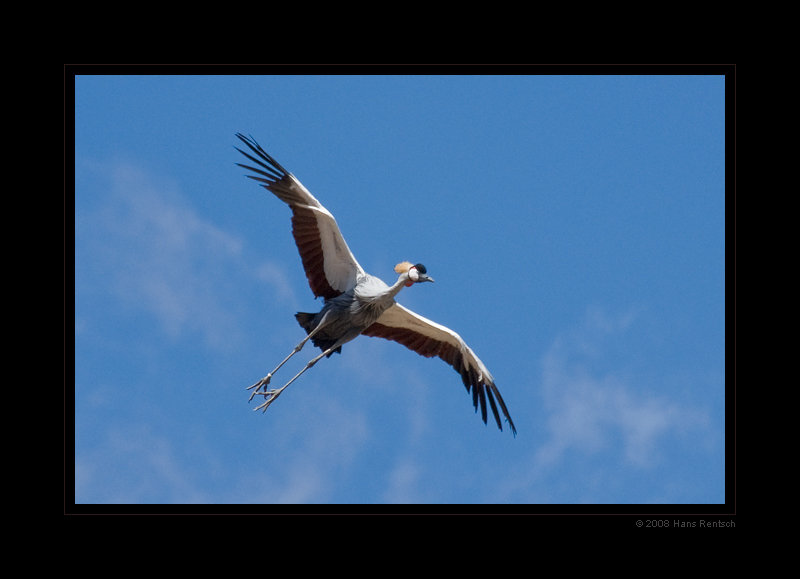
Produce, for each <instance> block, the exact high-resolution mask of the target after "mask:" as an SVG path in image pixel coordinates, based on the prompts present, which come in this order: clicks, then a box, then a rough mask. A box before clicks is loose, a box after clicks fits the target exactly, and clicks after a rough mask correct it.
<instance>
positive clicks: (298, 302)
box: [75, 76, 725, 504]
mask: <svg viewBox="0 0 800 579" xmlns="http://www.w3.org/2000/svg"><path fill="white" fill-rule="evenodd" d="M724 91H725V79H724V77H722V76H589V77H579V76H578V77H569V76H566V77H565V76H524V77H504V76H497V77H496V76H485V77H469V76H466V77H461V76H447V77H439V76H433V77H408V76H401V77H370V76H365V77H350V76H345V77H338V76H337V77H305V76H291V77H276V76H257V77H251V76H219V77H214V76H211V77H209V76H197V77H195V76H189V77H175V76H88V77H86V76H82V77H78V78H76V81H75V500H76V502H78V503H312V504H313V503H316V504H321V503H385V504H386V503H462V504H470V503H475V504H478V503H570V504H572V503H583V504H594V503H604V504H613V503H650V504H653V503H655V504H675V503H681V504H686V503H723V502H724V501H725V389H724V385H725V239H724V237H725V106H724V105H725V102H724ZM237 132H242V133H245V134H249V135H252V136H253V137H254V138H255V139H256V140H258V141H259V143H260V144H261V145H262V147H264V149H265V150H266V151H267V152H269V153H270V154H271V155H272V156H273V157H275V159H277V160H278V162H280V163H281V164H282V165H283V166H284V167H286V168H287V169H288V170H289V171H291V172H292V173H294V175H295V176H296V177H297V178H298V179H299V180H300V181H301V182H302V183H303V184H304V185H305V186H306V187H307V188H308V189H309V190H310V191H311V192H312V194H314V195H315V196H316V197H317V199H319V200H320V202H321V203H322V204H323V205H325V206H326V207H327V208H328V209H329V210H330V211H331V212H332V213H333V214H334V216H335V217H336V219H337V221H338V223H339V226H340V228H341V230H342V233H343V234H344V237H345V239H346V240H347V242H348V244H349V246H350V248H351V249H352V250H353V252H354V253H355V255H356V257H357V258H358V260H359V262H360V263H361V265H362V266H363V267H364V268H365V269H366V270H367V271H368V272H370V273H372V274H373V275H377V276H379V277H381V278H382V279H384V280H385V281H387V282H389V283H391V282H393V280H394V279H395V274H394V272H393V266H394V265H395V264H396V263H397V262H399V261H404V260H409V261H412V262H413V263H417V262H422V263H424V264H425V265H426V266H427V268H428V272H429V274H430V275H431V276H433V277H434V278H435V279H436V283H435V284H423V285H420V286H414V287H412V288H409V289H406V290H404V291H403V292H401V293H400V295H399V296H398V301H399V302H400V303H402V304H403V305H405V306H407V307H409V308H411V309H413V310H414V311H416V312H418V313H420V314H421V315H423V316H425V317H428V318H430V319H432V320H434V321H436V322H438V323H440V324H444V325H446V326H448V327H450V328H452V329H454V330H455V331H457V332H458V333H459V334H460V335H461V336H462V337H463V338H464V339H465V340H466V342H467V343H468V344H469V345H470V347H472V349H473V350H474V351H475V352H476V353H477V354H478V356H480V358H481V359H482V360H483V362H484V363H485V364H486V365H487V367H488V368H489V370H490V371H491V372H492V374H493V376H494V378H495V380H496V382H497V385H498V387H499V389H500V391H501V393H502V395H503V397H504V399H505V401H506V403H507V405H508V408H509V411H510V413H511V416H512V417H513V419H514V422H515V424H516V426H517V430H518V435H517V437H516V438H514V437H512V435H511V433H510V432H509V431H508V429H506V430H505V431H504V432H500V431H499V430H498V429H497V428H496V426H494V425H493V424H491V422H490V424H489V425H488V426H485V425H484V424H483V422H482V421H481V420H480V417H479V415H476V414H475V413H474V411H473V408H472V401H471V396H469V395H468V394H467V393H466V391H465V389H464V387H463V386H462V384H461V381H460V378H459V376H458V375H457V374H456V373H455V372H454V371H453V370H452V369H451V368H450V367H449V366H447V365H446V364H445V363H443V362H441V361H439V360H438V359H430V360H429V359H426V358H422V357H420V356H418V355H416V354H414V353H413V352H410V351H409V350H407V349H405V348H403V347H401V346H399V345H397V344H395V343H392V342H388V341H384V340H380V339H372V338H366V337H361V338H358V339H357V340H355V341H353V342H351V343H350V344H347V345H346V346H345V347H344V348H343V352H342V355H341V356H339V355H334V356H333V357H331V358H330V359H325V360H322V361H321V362H320V363H319V364H317V365H316V366H315V367H314V368H312V369H311V370H309V371H308V372H306V373H305V374H304V375H303V376H302V377H301V378H300V379H299V380H298V381H297V382H295V383H294V384H292V386H291V387H290V388H289V389H287V390H286V391H285V392H284V393H283V395H282V396H281V397H280V399H279V400H278V401H276V403H275V404H273V405H272V406H271V407H270V408H269V410H268V411H267V412H266V413H265V414H262V413H260V412H259V413H255V412H253V408H254V407H255V403H250V404H248V402H247V398H248V393H247V392H246V390H245V388H246V387H247V386H249V385H251V384H253V383H254V382H256V381H257V380H258V379H259V378H261V377H263V376H264V375H265V374H266V373H267V372H269V371H270V370H271V369H272V368H273V367H274V366H275V365H276V364H277V363H279V362H280V361H281V360H282V359H283V358H284V357H285V356H286V355H287V354H288V353H289V352H290V351H291V350H292V348H293V347H294V346H295V344H296V343H297V342H298V341H299V340H300V339H302V337H303V335H304V332H303V330H302V329H301V328H300V327H299V326H298V325H297V323H296V322H295V320H294V317H293V314H294V313H295V312H297V311H316V310H318V309H319V308H320V307H321V305H322V303H321V301H315V300H314V299H313V295H312V294H311V291H310V289H309V288H308V285H307V283H306V280H305V276H304V273H303V270H302V265H301V262H300V258H299V256H298V253H297V249H296V247H295V246H294V242H293V239H292V236H291V225H290V216H291V212H290V210H289V209H288V207H286V206H285V205H284V204H283V203H281V202H280V201H279V200H278V199H277V198H275V197H274V196H272V195H271V194H269V193H268V192H267V191H265V190H264V189H262V188H260V187H258V186H257V185H256V184H255V183H254V182H252V181H250V180H249V179H246V178H245V177H244V176H243V175H244V174H245V171H244V170H242V169H240V168H239V167H237V166H236V165H235V163H237V162H240V161H242V158H241V156H240V154H239V153H238V152H237V151H236V150H235V149H234V148H233V145H240V143H239V142H238V140H237V139H236V138H235V136H234V134H235V133H237ZM313 355H315V354H314V350H313V349H312V348H311V345H310V344H309V345H308V346H307V347H306V349H304V350H303V351H302V352H301V353H300V354H298V355H297V356H295V358H293V359H292V360H291V361H290V362H289V363H288V364H287V365H286V366H284V368H282V369H281V370H280V372H279V373H278V374H277V375H276V377H275V379H274V380H273V384H275V383H278V385H280V384H282V383H283V381H286V380H288V379H289V378H291V377H292V376H293V375H294V374H295V373H296V372H297V371H299V370H300V368H302V366H303V365H304V364H305V362H306V361H307V360H308V359H310V358H311V357H312V356H313Z"/></svg>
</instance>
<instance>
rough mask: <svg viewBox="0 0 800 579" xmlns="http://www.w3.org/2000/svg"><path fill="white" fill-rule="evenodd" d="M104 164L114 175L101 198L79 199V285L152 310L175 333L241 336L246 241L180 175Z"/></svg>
mask: <svg viewBox="0 0 800 579" xmlns="http://www.w3.org/2000/svg"><path fill="white" fill-rule="evenodd" d="M96 169H97V168H96ZM98 171H99V172H100V174H101V175H103V176H104V177H105V178H106V180H107V182H108V189H106V190H104V191H103V194H102V197H101V198H102V202H101V205H100V206H98V207H94V208H92V209H91V210H88V211H83V212H82V211H81V210H82V209H84V207H83V206H81V207H80V208H79V207H78V206H77V204H76V231H75V237H76V280H77V286H78V287H80V286H81V284H85V285H88V286H95V287H92V288H91V289H86V291H87V292H89V293H98V294H100V293H103V294H108V293H111V294H113V295H116V296H117V297H118V298H120V299H121V300H122V302H123V303H124V304H125V305H126V306H127V307H134V308H139V309H142V310H145V311H147V312H149V313H150V314H152V315H153V316H154V317H155V318H156V319H157V320H158V323H159V324H160V326H161V329H162V330H163V332H164V333H165V334H166V335H167V336H168V337H170V338H171V339H177V338H179V337H182V336H184V335H185V334H186V333H187V332H197V333H199V334H200V335H202V336H203V338H204V340H205V342H206V344H207V345H208V346H210V347H214V348H225V347H228V346H229V345H230V344H231V343H232V342H234V341H235V340H237V339H238V338H239V329H238V327H237V322H236V319H235V316H234V314H233V312H232V307H231V303H230V301H231V299H232V298H231V295H232V294H233V293H235V291H234V289H235V288H234V287H233V284H234V283H235V281H233V280H235V279H236V278H237V277H241V276H243V275H247V273H246V268H245V266H244V264H243V263H242V258H241V255H242V247H243V243H242V241H241V240H240V239H239V238H237V237H234V236H232V235H230V234H228V233H226V232H224V231H222V230H221V229H219V228H218V227H216V226H215V225H213V224H212V223H210V222H209V221H207V220H204V219H203V218H202V217H201V216H200V215H198V213H197V211H196V210H195V209H194V208H193V207H192V206H191V205H190V204H189V203H188V202H187V201H186V200H185V198H184V197H183V196H182V195H181V193H180V192H179V190H178V187H177V186H176V185H175V184H173V183H170V182H167V181H165V180H159V179H157V178H155V177H153V176H152V175H149V174H147V173H146V172H144V171H142V170H140V169H137V168H135V167H133V166H130V165H124V164H115V165H112V166H110V167H104V168H100V169H99V170H98ZM100 285H104V286H105V287H103V288H100V287H97V286H100ZM76 293H79V292H78V289H76ZM82 315H83V317H82V323H83V324H84V325H85V324H86V318H87V316H89V315H90V313H87V312H83V314H82Z"/></svg>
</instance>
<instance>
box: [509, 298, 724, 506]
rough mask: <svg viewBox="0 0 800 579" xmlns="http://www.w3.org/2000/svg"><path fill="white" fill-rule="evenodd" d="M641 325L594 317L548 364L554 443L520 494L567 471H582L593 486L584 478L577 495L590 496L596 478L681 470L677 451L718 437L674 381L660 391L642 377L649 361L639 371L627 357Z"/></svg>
mask: <svg viewBox="0 0 800 579" xmlns="http://www.w3.org/2000/svg"><path fill="white" fill-rule="evenodd" d="M637 321H639V318H638V313H637V312H636V311H630V312H625V313H622V314H618V315H612V314H607V313H605V312H603V311H602V310H597V309H594V310H590V311H589V312H588V313H587V316H586V318H585V320H584V322H583V323H582V325H581V326H580V327H578V328H576V329H574V330H573V331H569V332H565V333H564V334H562V335H560V336H558V337H557V338H556V339H555V340H554V342H553V344H552V346H551V347H550V349H549V350H548V351H547V352H546V353H545V355H544V356H543V358H542V387H541V393H542V400H543V401H544V407H545V411H546V412H547V414H548V418H547V422H546V429H545V430H546V433H547V438H546V439H545V440H544V442H543V443H542V444H541V445H540V446H539V447H538V448H537V449H536V451H535V453H534V454H533V455H532V456H531V460H530V462H529V463H528V464H527V466H526V467H525V470H526V474H524V475H522V476H521V477H520V481H518V482H519V483H520V484H519V486H520V487H526V488H528V489H533V488H537V487H539V486H540V483H541V482H542V481H544V480H546V479H548V478H549V476H550V475H551V474H553V473H555V472H559V473H561V475H563V470H564V469H569V470H572V469H575V468H577V469H578V471H580V472H581V473H582V475H581V477H584V476H585V477H586V479H583V478H581V477H578V478H576V479H575V486H576V488H577V487H580V486H581V485H586V486H587V489H588V487H589V486H591V484H596V480H595V483H590V482H588V479H591V478H592V477H597V476H600V477H601V478H604V477H607V478H608V479H619V477H622V478H625V477H627V476H630V473H632V472H636V471H640V472H650V471H652V470H653V469H656V468H659V467H663V466H664V464H665V463H667V462H669V461H672V462H671V464H673V466H675V465H676V463H675V462H674V461H676V460H680V459H679V458H676V452H675V446H676V445H677V447H680V448H682V449H683V450H684V451H686V453H687V454H689V453H690V450H691V449H690V448H689V447H688V446H687V445H689V444H690V443H689V442H688V440H690V439H691V440H694V441H695V442H696V441H697V440H698V439H704V438H708V437H709V436H711V434H710V429H711V419H710V417H709V414H708V412H707V411H704V410H700V409H698V408H694V407H692V406H691V405H689V404H687V403H684V402H682V401H680V400H678V399H676V397H675V392H674V391H672V390H670V389H669V388H666V387H665V385H667V384H668V383H669V380H668V378H669V377H663V378H664V379H663V380H662V381H661V382H658V381H657V382H656V383H653V378H652V376H649V375H648V374H647V373H646V372H641V371H637V370H636V369H635V368H636V367H637V366H638V365H640V364H642V363H643V362H642V361H641V360H638V361H637V363H635V364H631V363H629V360H627V359H626V358H625V356H624V351H625V350H626V349H629V350H630V351H634V350H636V347H635V345H634V343H635V340H637V339H639V336H638V335H637V336H634V335H635V334H637V333H636V332H632V331H631V329H632V328H634V327H635V326H636V324H637ZM631 334H634V335H631ZM617 350H621V351H622V352H623V355H622V356H617V354H618V353H619V352H617ZM644 363H645V364H646V361H645V362H644ZM687 433H691V436H688V437H686V434H687ZM677 454H680V452H678V453H677ZM600 457H602V460H598V459H599V458H600ZM676 468H677V467H676ZM601 471H603V472H604V474H603V475H599V473H600V472H601ZM590 473H591V474H590ZM656 488H658V487H653V490H654V491H655V490H656ZM551 490H552V489H551ZM587 493H588V494H587V496H589V497H590V496H594V495H593V493H591V492H589V491H588V490H587ZM601 494H602V493H601ZM606 496H613V495H609V494H606ZM539 500H543V501H548V502H549V501H554V500H557V499H555V498H554V497H553V496H547V497H539ZM587 500H590V501H591V500H592V499H591V498H588V499H587Z"/></svg>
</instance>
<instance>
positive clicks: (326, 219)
mask: <svg viewBox="0 0 800 579" xmlns="http://www.w3.org/2000/svg"><path fill="white" fill-rule="evenodd" d="M236 136H237V137H239V139H241V141H242V142H243V143H244V144H245V145H247V146H248V147H249V148H250V150H251V151H253V152H254V153H255V154H256V155H257V156H258V158H256V157H253V156H251V155H249V154H247V153H245V152H244V151H242V150H241V149H240V148H239V147H235V149H236V150H237V151H239V152H240V153H241V154H242V155H244V156H245V157H247V158H248V159H250V160H251V161H253V162H254V163H256V164H258V165H260V166H261V167H263V168H264V170H262V169H257V168H255V167H249V166H247V165H242V164H241V163H236V164H237V165H239V166H240V167H244V168H245V169H249V170H250V171H253V172H255V173H258V174H259V175H263V177H256V176H254V175H247V177H250V178H251V179H254V180H256V181H260V182H261V183H263V185H262V187H264V188H266V189H267V190H268V191H271V192H272V193H274V194H275V196H276V197H278V199H280V200H281V201H283V202H284V203H286V204H288V205H289V207H291V208H292V213H293V215H292V234H293V235H294V241H295V243H297V249H298V251H299V252H300V259H302V260H303V268H304V269H305V270H306V277H307V278H308V285H309V286H311V291H312V292H314V295H315V296H316V297H320V296H322V297H323V298H325V299H330V298H333V297H336V296H338V295H340V294H343V293H344V292H346V291H348V290H351V289H353V288H354V287H355V286H356V281H357V279H358V277H359V276H361V275H364V270H363V269H362V268H361V266H360V265H359V264H358V262H357V261H356V258H355V257H354V256H353V253H352V252H351V251H350V248H349V247H347V243H346V242H345V240H344V237H342V233H341V231H339V226H338V225H337V224H336V219H334V218H333V215H331V213H330V212H329V211H328V210H327V209H325V208H324V207H323V206H322V204H321V203H320V202H319V201H317V200H316V199H315V198H314V196H313V195H312V194H311V193H309V192H308V189H306V188H305V187H303V185H302V184H301V183H300V181H298V180H297V178H295V176H294V175H292V174H291V173H289V171H287V170H286V169H284V168H283V167H281V166H280V164H279V163H278V162H277V161H276V160H275V159H273V158H272V157H270V156H269V155H268V154H267V153H266V151H264V149H262V148H261V146H260V145H259V144H258V143H256V141H255V139H253V138H252V137H250V138H248V137H245V136H244V135H242V134H241V133H237V135H236Z"/></svg>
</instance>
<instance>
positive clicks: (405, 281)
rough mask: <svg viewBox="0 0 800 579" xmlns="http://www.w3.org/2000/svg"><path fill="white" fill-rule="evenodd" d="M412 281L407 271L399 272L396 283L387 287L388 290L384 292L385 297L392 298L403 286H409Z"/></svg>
mask: <svg viewBox="0 0 800 579" xmlns="http://www.w3.org/2000/svg"><path fill="white" fill-rule="evenodd" d="M413 283H414V282H412V281H411V279H410V278H409V277H408V272H407V271H404V272H403V273H401V274H400V277H398V278H397V283H395V284H394V285H393V286H392V287H390V288H389V291H388V292H387V293H386V299H394V296H396V295H397V294H399V293H400V290H401V289H403V288H404V287H411V286H412V285H413Z"/></svg>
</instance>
